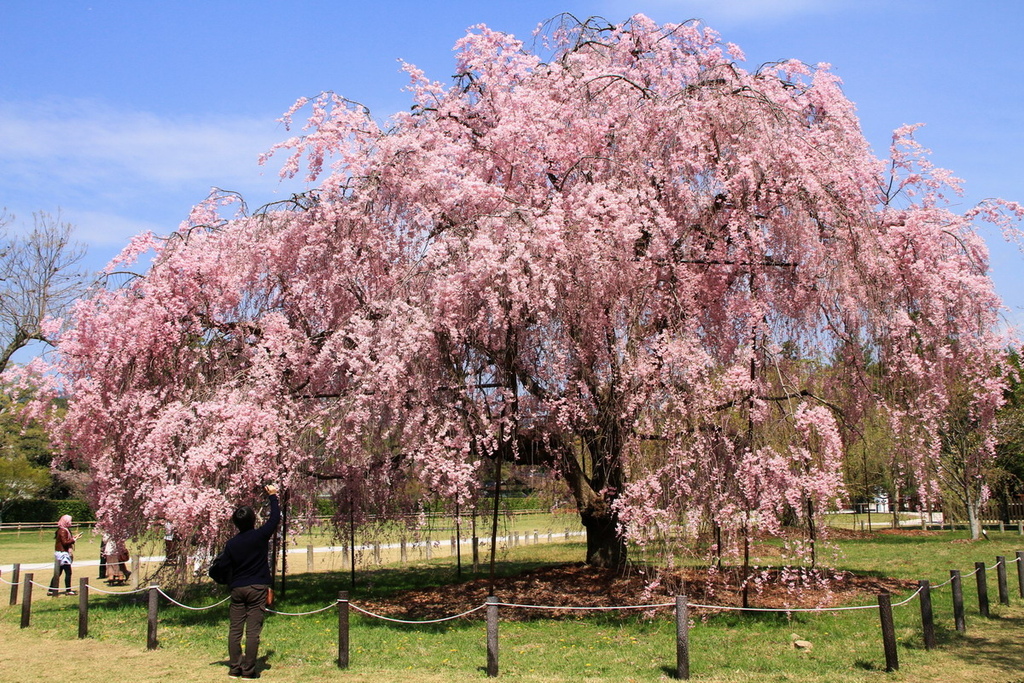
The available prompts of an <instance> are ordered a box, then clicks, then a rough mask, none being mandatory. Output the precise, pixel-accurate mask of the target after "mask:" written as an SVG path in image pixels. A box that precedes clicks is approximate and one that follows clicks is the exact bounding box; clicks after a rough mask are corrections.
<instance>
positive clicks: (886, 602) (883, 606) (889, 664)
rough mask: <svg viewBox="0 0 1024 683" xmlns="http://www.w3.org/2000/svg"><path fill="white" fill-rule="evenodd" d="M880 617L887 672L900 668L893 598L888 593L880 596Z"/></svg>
mask: <svg viewBox="0 0 1024 683" xmlns="http://www.w3.org/2000/svg"><path fill="white" fill-rule="evenodd" d="M878 615H879V617H880V619H881V622H882V646H883V647H884V648H885V670H886V671H897V670H899V668H900V662H899V657H898V654H897V652H896V627H895V626H894V625H893V621H892V597H891V596H890V595H889V594H888V593H879V594H878Z"/></svg>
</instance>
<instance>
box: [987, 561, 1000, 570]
mask: <svg viewBox="0 0 1024 683" xmlns="http://www.w3.org/2000/svg"><path fill="white" fill-rule="evenodd" d="M998 566H999V563H998V562H996V563H995V564H994V565H992V566H991V567H985V569H986V570H992V569H995V568H996V567H998Z"/></svg>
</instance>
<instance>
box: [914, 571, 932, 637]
mask: <svg viewBox="0 0 1024 683" xmlns="http://www.w3.org/2000/svg"><path fill="white" fill-rule="evenodd" d="M917 585H918V586H920V587H921V594H920V598H921V630H922V631H924V647H925V649H926V650H934V649H935V619H934V616H933V615H932V587H931V584H930V583H928V581H927V580H924V581H918V582H917Z"/></svg>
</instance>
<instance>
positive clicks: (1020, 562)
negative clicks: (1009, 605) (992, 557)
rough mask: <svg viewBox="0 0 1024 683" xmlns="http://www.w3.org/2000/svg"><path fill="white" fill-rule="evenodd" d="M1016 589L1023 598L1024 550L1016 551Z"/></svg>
mask: <svg viewBox="0 0 1024 683" xmlns="http://www.w3.org/2000/svg"><path fill="white" fill-rule="evenodd" d="M1017 589H1018V590H1019V591H1020V597H1021V598H1024V551H1020V550H1018V551H1017Z"/></svg>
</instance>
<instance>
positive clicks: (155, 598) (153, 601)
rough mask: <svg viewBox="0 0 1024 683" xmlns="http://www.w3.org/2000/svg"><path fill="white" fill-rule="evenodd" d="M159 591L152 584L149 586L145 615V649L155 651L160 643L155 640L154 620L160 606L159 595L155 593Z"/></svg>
mask: <svg viewBox="0 0 1024 683" xmlns="http://www.w3.org/2000/svg"><path fill="white" fill-rule="evenodd" d="M159 590H160V589H159V588H158V587H157V586H156V585H153V584H150V586H149V612H148V614H147V624H146V649H147V650H155V649H157V647H159V645H160V642H159V641H158V640H157V638H156V618H157V609H158V607H159V604H160V594H159V593H158V592H157V591H159Z"/></svg>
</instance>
